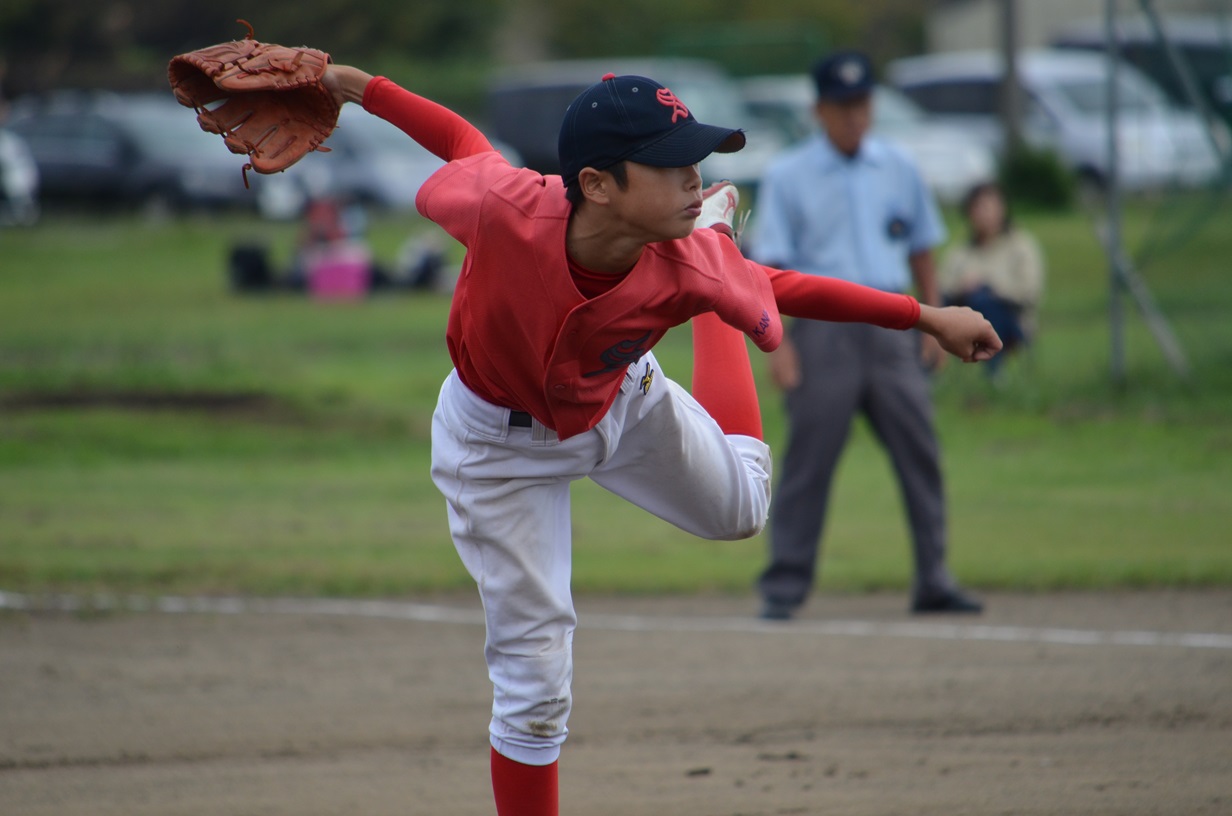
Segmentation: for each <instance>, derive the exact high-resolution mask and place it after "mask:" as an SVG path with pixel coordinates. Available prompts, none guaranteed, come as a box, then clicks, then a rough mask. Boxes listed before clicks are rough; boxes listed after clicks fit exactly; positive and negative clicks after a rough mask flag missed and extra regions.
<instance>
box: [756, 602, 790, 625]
mask: <svg viewBox="0 0 1232 816" xmlns="http://www.w3.org/2000/svg"><path fill="white" fill-rule="evenodd" d="M795 614H796V607H794V606H792V605H791V604H785V603H780V602H779V601H766V602H765V603H763V604H762V607H761V615H759V616H758V617H760V618H761V619H762V620H771V621H786V620H791V619H792V617H794V616H795Z"/></svg>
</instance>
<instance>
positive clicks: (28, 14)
mask: <svg viewBox="0 0 1232 816" xmlns="http://www.w3.org/2000/svg"><path fill="white" fill-rule="evenodd" d="M935 2H936V0H931V1H930V2H913V0H864V2H861V3H851V2H848V0H756V1H754V0H674V2H663V0H625V1H624V2H622V3H609V2H599V1H598V0H415V2H406V0H397V1H396V2H395V0H369V2H367V3H364V4H362V5H361V6H356V5H354V4H341V3H338V2H337V1H336V0H266V2H265V3H264V4H262V5H261V6H260V8H259V9H254V7H253V5H252V3H251V2H241V0H215V2H211V3H208V4H205V3H201V2H199V0H100V1H99V2H95V3H85V2H82V0H5V2H4V3H3V4H2V5H0V94H2V95H3V96H4V97H5V98H12V97H15V96H19V95H22V94H26V93H39V92H46V91H50V90H53V89H57V88H110V89H115V90H162V89H163V88H164V86H165V69H166V64H167V60H168V59H169V58H170V57H171V56H173V55H175V54H178V53H181V52H183V51H188V50H191V49H193V48H198V47H201V46H204V45H209V44H211V43H215V42H221V41H223V40H227V39H236V38H240V37H242V36H244V34H245V30H244V28H243V26H241V25H239V24H238V23H236V22H235V21H236V19H237V18H240V17H243V18H246V19H248V20H249V21H250V22H251V23H252V24H253V26H254V27H255V29H256V33H257V37H258V38H259V39H265V40H268V41H271V42H281V43H285V44H301V43H307V44H311V45H314V46H317V47H320V48H324V49H325V50H327V51H330V52H331V53H332V54H333V55H334V57H335V59H336V60H338V61H339V62H351V63H355V64H359V65H362V66H364V67H365V68H367V69H368V70H371V71H374V72H378V73H386V74H389V75H390V76H393V77H394V78H396V79H398V80H399V81H401V82H403V83H405V84H408V85H413V86H415V87H416V88H417V89H419V90H423V91H424V92H425V93H427V94H429V95H432V96H434V97H436V98H438V99H440V100H441V101H442V102H445V103H447V104H453V105H455V106H457V107H459V108H461V109H463V110H464V111H465V110H468V109H473V108H474V105H475V104H477V103H478V101H479V99H480V98H481V95H482V89H483V86H484V85H485V84H486V81H487V77H488V76H489V75H490V73H491V71H492V70H493V69H495V68H498V67H499V65H501V64H504V63H509V62H519V61H525V60H530V59H546V58H554V57H594V56H614V55H627V56H637V55H663V54H672V55H680V56H701V57H707V58H710V59H714V60H716V61H718V62H719V63H721V64H722V65H723V66H724V67H725V68H727V69H728V70H729V71H732V72H733V73H737V74H741V73H766V72H794V71H800V70H803V69H804V68H805V67H806V66H807V65H808V63H809V62H810V61H811V60H812V59H814V58H815V57H816V56H817V53H819V52H820V50H821V49H823V48H824V47H826V46H827V45H854V46H860V47H863V48H866V49H867V50H869V51H870V52H871V53H872V54H873V55H874V58H875V59H877V61H879V62H880V61H883V60H886V59H889V58H892V57H895V56H901V55H904V54H909V53H914V52H917V51H919V50H920V47H921V43H922V42H923V33H922V32H923V17H924V14H925V12H926V11H927V10H928V8H929V7H931V6H932V5H934V4H935ZM258 12H259V13H258ZM254 18H255V19H254Z"/></svg>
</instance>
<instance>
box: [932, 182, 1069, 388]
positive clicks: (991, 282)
mask: <svg viewBox="0 0 1232 816" xmlns="http://www.w3.org/2000/svg"><path fill="white" fill-rule="evenodd" d="M962 212H963V216H964V218H965V219H966V221H967V227H968V229H969V231H970V240H969V241H968V243H967V244H966V245H963V246H957V247H953V248H951V249H950V250H949V251H948V252H947V253H946V255H945V257H944V258H943V259H942V262H941V266H940V269H939V271H938V282H939V284H940V288H941V294H942V297H943V298H944V299H945V302H946V304H947V305H958V306H970V307H971V308H972V309H975V310H976V311H979V312H982V313H983V314H984V317H986V318H987V319H988V320H989V322H991V323H992V325H993V328H994V329H996V330H997V334H998V335H1000V336H1001V340H1002V342H1003V343H1004V344H1005V347H1004V349H1003V351H1002V353H1001V354H999V355H997V357H995V358H993V359H992V360H990V361H988V367H989V373H990V374H991V373H995V371H996V370H997V367H998V366H999V365H1000V362H1001V360H1002V359H1003V358H1004V357H1005V352H1008V351H1011V350H1012V349H1014V348H1016V347H1018V346H1022V345H1026V344H1027V343H1029V342H1030V341H1031V339H1032V338H1033V337H1034V335H1035V331H1036V329H1037V326H1038V318H1037V309H1038V306H1039V303H1040V300H1041V298H1042V296H1043V294H1044V259H1043V254H1042V253H1041V252H1040V248H1039V244H1038V243H1037V242H1036V240H1035V238H1034V237H1033V236H1032V235H1031V234H1030V233H1028V232H1026V231H1024V230H1022V229H1018V228H1016V227H1014V226H1013V224H1012V223H1011V221H1010V216H1009V208H1008V206H1007V205H1006V201H1005V197H1004V196H1003V195H1002V193H1001V188H1000V187H998V186H997V184H995V183H994V182H985V183H983V184H978V185H976V186H975V187H973V188H972V189H971V190H970V191H969V192H968V193H967V195H966V196H965V197H964V198H963V203H962Z"/></svg>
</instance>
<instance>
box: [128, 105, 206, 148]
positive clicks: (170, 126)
mask: <svg viewBox="0 0 1232 816" xmlns="http://www.w3.org/2000/svg"><path fill="white" fill-rule="evenodd" d="M124 116H125V121H126V122H128V123H129V124H130V125H131V128H130V131H131V133H132V135H133V138H134V139H136V140H137V142H138V143H139V144H140V145H141V148H142V150H143V151H144V152H145V153H147V154H148V155H150V156H153V157H155V158H158V159H163V160H166V161H172V162H174V161H177V160H180V159H183V158H184V157H186V156H193V155H196V153H197V152H198V151H202V150H205V151H208V152H210V153H221V152H222V151H223V150H225V148H224V147H223V145H222V140H221V139H219V138H218V137H217V136H216V135H214V134H212V133H207V132H206V131H204V130H202V129H201V126H200V125H199V124H197V117H195V116H194V115H193V114H192V111H189V110H184V109H183V108H182V107H180V106H179V105H167V106H165V107H163V106H158V107H155V106H142V105H134V106H132V107H131V108H130V109H129V110H128V111H127V112H126V113H125V114H124Z"/></svg>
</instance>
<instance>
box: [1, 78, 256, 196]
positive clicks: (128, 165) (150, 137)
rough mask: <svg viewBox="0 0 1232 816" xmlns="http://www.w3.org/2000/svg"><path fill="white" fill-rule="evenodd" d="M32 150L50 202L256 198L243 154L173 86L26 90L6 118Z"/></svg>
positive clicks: (41, 191)
mask: <svg viewBox="0 0 1232 816" xmlns="http://www.w3.org/2000/svg"><path fill="white" fill-rule="evenodd" d="M7 127H9V128H11V129H12V130H13V131H14V132H15V133H17V134H18V135H19V136H21V137H22V138H24V139H25V141H26V144H27V145H28V146H29V148H30V152H31V153H32V154H33V156H34V161H35V164H36V165H37V167H38V174H39V180H40V196H41V198H42V200H43V202H44V203H48V202H50V201H52V200H56V201H73V202H78V203H82V202H87V203H92V204H95V205H97V206H102V207H114V206H115V205H117V204H119V205H124V206H135V207H138V208H140V209H142V210H144V211H146V212H148V213H151V214H154V213H158V214H164V213H166V212H168V211H179V210H185V209H190V208H197V207H224V206H231V207H243V206H247V205H250V204H251V200H252V199H251V196H249V195H248V191H247V190H245V189H244V182H243V177H242V174H241V169H240V168H241V167H242V166H243V164H244V160H243V158H242V157H240V156H235V155H233V154H232V153H231V152H230V151H228V150H227V148H226V146H225V145H224V144H223V141H222V139H221V138H219V137H218V136H216V135H214V134H211V133H206V132H205V131H203V130H201V128H200V126H199V125H198V124H197V119H196V116H195V115H194V114H193V112H192V111H191V110H189V109H188V108H185V107H184V106H182V105H180V104H178V103H177V102H176V101H175V100H174V99H173V98H172V96H171V94H170V93H166V94H117V93H110V92H95V91H82V92H74V91H58V92H55V93H52V94H50V95H48V96H45V97H37V98H35V97H23V98H20V99H18V100H17V102H16V103H14V105H13V110H12V115H11V118H10V120H9V122H8V123H7Z"/></svg>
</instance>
